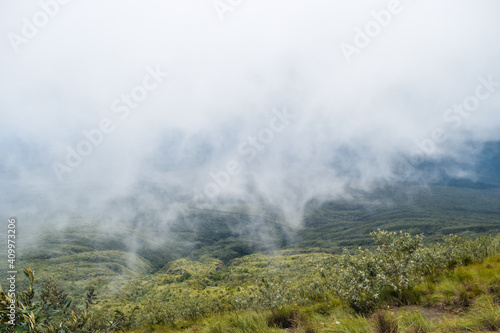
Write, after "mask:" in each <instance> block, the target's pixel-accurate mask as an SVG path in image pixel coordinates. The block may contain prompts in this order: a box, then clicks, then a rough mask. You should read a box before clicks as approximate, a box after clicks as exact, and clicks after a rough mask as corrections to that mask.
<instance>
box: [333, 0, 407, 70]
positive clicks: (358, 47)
mask: <svg viewBox="0 0 500 333" xmlns="http://www.w3.org/2000/svg"><path fill="white" fill-rule="evenodd" d="M402 12H403V6H402V4H401V1H400V0H391V1H389V3H388V4H387V7H386V9H381V10H379V11H372V12H371V17H372V20H370V21H368V22H367V23H366V24H365V25H364V27H363V29H361V28H360V27H358V26H356V27H354V37H353V41H352V43H347V42H342V43H340V51H341V52H342V54H343V55H344V58H345V60H346V62H347V63H348V64H351V63H352V57H353V56H354V55H358V54H361V52H362V50H364V49H366V48H367V47H368V46H369V45H370V44H371V43H372V41H373V40H374V39H375V38H377V37H378V36H379V35H380V34H381V33H382V31H383V30H384V29H385V28H387V27H388V26H389V25H390V24H391V22H392V19H393V17H394V16H396V15H399V14H401V13H402Z"/></svg>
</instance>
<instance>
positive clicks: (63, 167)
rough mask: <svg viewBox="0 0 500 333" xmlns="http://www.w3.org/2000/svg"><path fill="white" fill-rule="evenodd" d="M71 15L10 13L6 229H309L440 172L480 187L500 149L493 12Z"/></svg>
mask: <svg viewBox="0 0 500 333" xmlns="http://www.w3.org/2000/svg"><path fill="white" fill-rule="evenodd" d="M66 2H67V3H66ZM66 2H65V1H62V0H61V1H55V0H52V1H49V0H42V1H40V2H38V1H23V2H19V1H4V2H2V3H1V4H0V16H1V23H0V30H1V32H0V34H1V35H2V36H4V38H2V39H1V40H0V43H1V46H0V47H1V50H2V52H1V54H0V70H1V74H2V75H1V81H0V82H1V83H0V115H1V122H0V153H1V160H0V184H1V188H2V194H1V195H0V199H1V201H0V202H1V209H2V212H3V214H5V216H4V217H5V219H6V218H8V217H10V216H17V217H18V219H20V220H23V219H24V220H26V221H28V220H29V222H32V223H41V222H43V221H44V220H45V219H49V218H51V217H53V216H56V215H58V214H63V215H64V214H67V215H79V216H81V215H89V216H104V217H107V218H116V219H130V218H133V217H134V216H136V211H135V210H136V209H137V208H140V209H147V210H154V211H157V212H158V214H159V215H160V216H162V217H163V219H164V220H165V221H168V220H169V219H174V218H175V216H176V212H178V211H181V210H182V208H183V207H187V206H189V207H214V206H216V205H222V204H228V203H229V204H242V203H245V204H247V205H249V206H251V207H258V206H260V205H269V206H272V207H276V208H278V209H280V210H282V212H283V214H284V216H285V219H286V220H287V221H289V222H290V223H292V224H294V225H297V224H299V223H300V216H301V214H302V210H303V207H304V205H305V203H306V202H308V201H309V200H311V199H313V198H319V199H320V200H330V199H335V198H341V197H345V196H348V195H349V193H351V192H352V190H359V191H370V190H371V189H373V188H376V187H377V186H379V185H380V184H393V183H399V182H404V181H408V180H411V181H418V182H420V183H428V182H432V181H433V179H426V178H425V177H427V176H428V174H425V175H427V176H425V177H424V176H423V175H424V174H422V173H419V172H416V171H415V169H419V167H420V165H421V164H422V163H424V162H426V161H432V162H435V163H440V162H441V161H446V163H445V164H443V165H445V166H446V167H445V172H446V173H447V174H448V175H449V176H450V177H459V178H460V177H469V178H471V179H475V178H477V175H476V174H475V171H474V170H475V169H474V165H475V163H476V160H475V159H476V158H477V155H478V154H479V153H480V152H481V150H482V149H483V146H484V145H485V144H487V143H489V142H494V141H498V140H500V131H499V130H500V113H499V112H498V110H499V106H500V62H499V58H500V44H499V43H498V33H499V32H500V21H499V20H498V13H499V12H500V3H498V2H496V1H493V0H479V1H469V2H457V1H451V0H445V1H440V2H439V3H436V2H435V1H399V2H398V1H378V0H376V1H375V0H371V1H368V0H362V1H355V2H353V1H326V0H311V1H296V0H288V1H278V2H271V3H270V2H269V1H263V0H254V1H236V0H233V1H229V0H228V1H226V2H223V1H215V2H214V1H211V0H210V1H208V0H207V1H170V0H164V1H159V0H142V1H117V0H99V1H96V0H86V1H76V0H73V1H66ZM44 13H46V14H44ZM367 29H368V30H367ZM370 29H372V30H370ZM360 31H361V32H360ZM454 106H455V108H454ZM27 223H28V222H27Z"/></svg>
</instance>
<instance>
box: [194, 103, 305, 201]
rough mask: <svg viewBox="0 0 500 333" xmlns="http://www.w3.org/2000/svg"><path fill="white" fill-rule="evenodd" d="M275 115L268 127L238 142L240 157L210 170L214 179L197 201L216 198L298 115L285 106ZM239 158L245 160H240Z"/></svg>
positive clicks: (205, 187) (276, 111)
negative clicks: (214, 169) (223, 166)
mask: <svg viewBox="0 0 500 333" xmlns="http://www.w3.org/2000/svg"><path fill="white" fill-rule="evenodd" d="M273 115H274V117H273V118H271V120H270V121H269V124H268V126H267V127H264V128H262V129H261V130H260V131H258V133H257V134H256V135H255V136H248V137H247V138H246V139H245V140H244V141H243V142H240V143H239V144H238V154H239V156H240V158H235V159H232V160H229V161H227V163H226V164H225V166H226V167H225V168H224V169H222V170H219V171H217V172H214V171H211V172H209V174H208V175H209V176H210V178H211V179H212V181H211V182H208V183H206V184H205V186H204V187H203V190H202V192H199V193H198V194H197V196H196V198H195V201H201V200H202V199H205V198H209V199H213V198H215V197H216V196H217V195H218V194H219V193H220V191H221V190H223V189H224V188H226V187H227V186H228V185H229V184H230V182H231V180H232V179H233V178H234V177H237V176H238V175H239V174H240V173H241V171H242V170H243V168H244V166H245V164H246V163H250V162H251V161H253V160H254V159H255V158H256V157H257V156H258V153H259V152H261V151H263V150H265V149H266V147H267V146H268V145H269V144H271V142H273V141H274V139H275V138H276V137H277V136H278V135H279V134H280V133H282V132H283V131H284V130H285V129H286V127H287V126H288V125H290V123H291V121H292V120H293V119H295V118H296V117H297V116H296V115H294V114H292V113H289V112H288V110H287V108H286V107H284V108H283V109H282V110H281V111H278V110H276V109H275V110H273ZM238 160H243V162H239V161H238Z"/></svg>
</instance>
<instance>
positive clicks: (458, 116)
mask: <svg viewBox="0 0 500 333" xmlns="http://www.w3.org/2000/svg"><path fill="white" fill-rule="evenodd" d="M478 81H479V84H477V85H476V88H475V89H474V92H473V93H472V94H470V95H469V96H467V97H465V98H464V99H463V101H462V102H460V103H457V104H454V105H453V106H452V107H450V108H449V109H447V110H446V111H445V112H444V113H443V116H442V119H443V122H444V123H445V125H443V126H442V127H435V128H434V129H432V130H431V131H430V135H429V136H428V137H427V138H425V139H423V140H415V145H416V147H417V148H418V150H417V151H418V153H414V154H413V155H412V157H411V158H410V159H409V160H402V161H401V164H400V165H399V168H400V170H405V173H407V174H408V173H410V172H411V171H413V170H415V167H416V166H417V165H418V164H420V163H421V162H423V161H424V160H425V157H426V156H427V155H430V154H433V153H434V152H435V151H436V149H437V146H438V145H439V144H441V143H443V142H444V141H445V140H446V139H447V138H448V136H447V134H446V133H448V132H449V131H455V130H457V129H458V128H460V126H462V124H463V122H464V119H468V118H469V117H470V116H471V115H473V114H474V113H475V112H476V111H477V110H479V108H480V106H481V102H484V101H486V100H488V99H490V98H491V97H492V96H493V95H494V94H495V93H497V91H498V88H500V81H494V78H493V75H492V74H490V75H489V76H488V77H487V78H485V77H484V76H480V77H479V78H478Z"/></svg>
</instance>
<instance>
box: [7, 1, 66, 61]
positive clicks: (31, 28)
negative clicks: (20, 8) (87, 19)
mask: <svg viewBox="0 0 500 333" xmlns="http://www.w3.org/2000/svg"><path fill="white" fill-rule="evenodd" d="M70 2H71V0H42V1H40V2H39V3H38V5H39V6H40V9H39V10H38V11H36V12H35V13H34V14H33V15H32V16H31V18H27V17H26V16H24V17H23V18H22V24H21V30H20V33H14V32H9V33H8V34H7V38H8V39H9V42H10V45H11V47H12V49H13V50H14V52H15V53H19V52H20V51H21V50H20V47H21V45H26V44H28V43H29V42H30V41H31V40H33V38H35V37H36V36H37V35H38V33H39V32H40V30H41V29H43V28H45V27H46V26H47V25H48V24H49V22H50V20H52V19H53V18H54V17H56V16H57V14H59V12H60V10H61V6H64V5H67V4H68V3H70Z"/></svg>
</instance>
